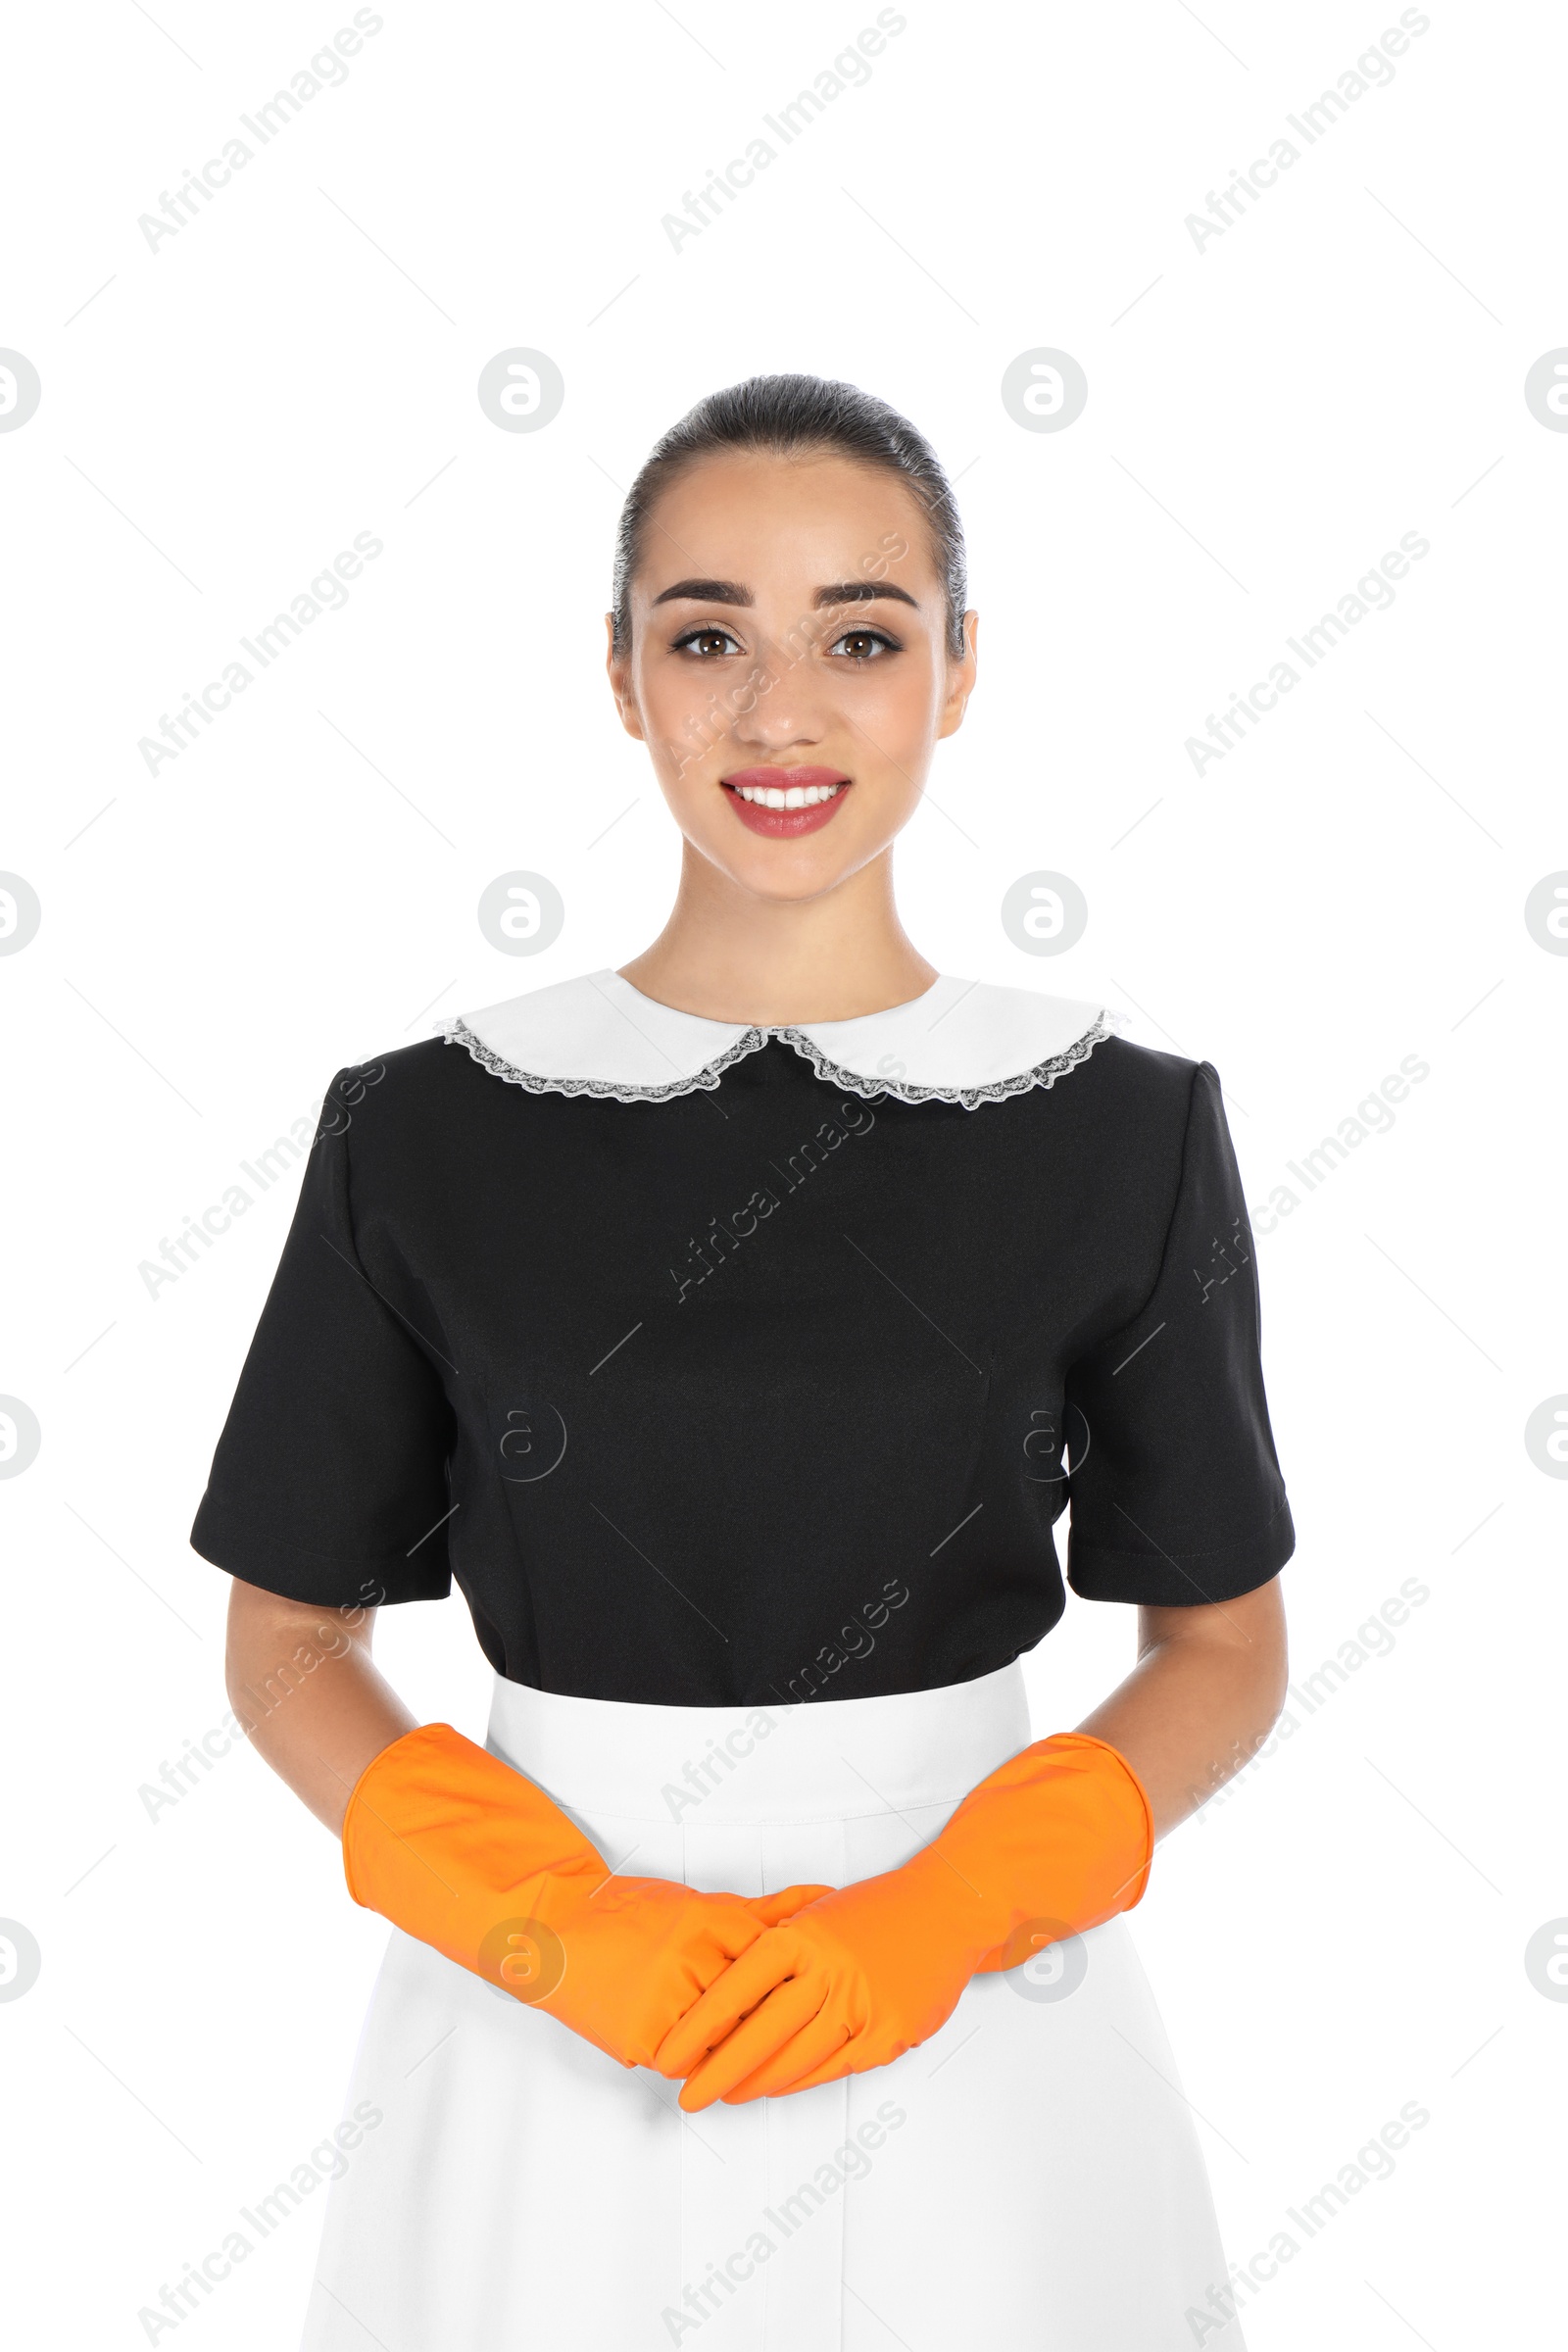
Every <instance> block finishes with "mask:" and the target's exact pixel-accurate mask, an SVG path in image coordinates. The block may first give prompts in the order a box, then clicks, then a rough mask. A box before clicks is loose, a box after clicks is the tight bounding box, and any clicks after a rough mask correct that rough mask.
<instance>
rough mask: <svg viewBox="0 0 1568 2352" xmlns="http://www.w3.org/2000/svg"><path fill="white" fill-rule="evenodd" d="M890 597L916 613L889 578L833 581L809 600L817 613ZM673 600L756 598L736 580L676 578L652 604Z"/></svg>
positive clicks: (743, 600) (910, 600) (731, 602)
mask: <svg viewBox="0 0 1568 2352" xmlns="http://www.w3.org/2000/svg"><path fill="white" fill-rule="evenodd" d="M884 597H886V598H891V599H892V600H893V601H894V602H896V603H898V604H901V605H912V606H913V607H914V610H915V611H916V612H917V613H918V611H919V610H920V607H919V601H918V599H917V598H915V597H912V596H911V595H910V594H909V592H908V590H907V588H896V587H895V586H894V585H893V582H892V581H891V580H836V581H835V582H834V583H833V585H832V586H831V587H828V588H818V590H817V591H816V594H815V595H814V596H813V597H812V599H811V602H812V604H813V605H814V606H815V608H816V610H817V611H818V612H819V613H820V612H821V611H823V610H824V609H825V608H826V607H828V606H831V605H868V604H871V603H874V602H876V601H877V600H879V599H881V598H884ZM677 601H684V602H686V603H689V604H698V605H751V604H755V603H756V601H757V600H756V598H755V597H754V596H753V594H752V592H751V590H750V589H749V588H747V587H745V586H743V585H742V583H741V582H740V581H739V580H677V581H676V582H675V584H674V586H673V587H672V588H663V589H661V591H660V593H659V595H658V596H656V597H655V599H654V603H655V604H656V605H668V604H673V603H675V602H677Z"/></svg>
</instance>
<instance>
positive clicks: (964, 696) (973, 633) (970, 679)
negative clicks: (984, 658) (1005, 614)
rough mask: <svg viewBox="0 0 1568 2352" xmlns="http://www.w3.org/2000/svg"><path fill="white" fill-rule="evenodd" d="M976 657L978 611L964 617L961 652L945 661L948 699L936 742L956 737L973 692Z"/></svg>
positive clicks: (977, 653) (978, 647)
mask: <svg viewBox="0 0 1568 2352" xmlns="http://www.w3.org/2000/svg"><path fill="white" fill-rule="evenodd" d="M979 656H980V615H979V613H965V614H964V616H963V652H962V654H961V655H959V656H958V657H957V658H956V659H954V658H953V657H952V656H950V657H949V661H948V691H947V699H946V700H945V702H944V703H943V706H942V716H941V718H940V719H939V720H938V722H937V739H938V741H939V742H940V741H941V739H942V737H943V736H944V735H956V733H957V731H958V729H959V728H960V727H961V726H962V724H963V713H964V710H965V708H966V706H967V704H968V701H969V697H970V695H971V694H972V693H973V692H974V682H975V676H976V670H977V664H978V662H979Z"/></svg>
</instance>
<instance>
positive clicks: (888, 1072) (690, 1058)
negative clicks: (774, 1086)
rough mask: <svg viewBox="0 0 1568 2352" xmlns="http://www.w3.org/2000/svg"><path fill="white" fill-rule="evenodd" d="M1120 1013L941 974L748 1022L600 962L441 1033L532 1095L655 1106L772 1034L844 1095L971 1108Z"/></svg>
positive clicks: (1042, 1068) (1068, 1063) (1094, 1039)
mask: <svg viewBox="0 0 1568 2352" xmlns="http://www.w3.org/2000/svg"><path fill="white" fill-rule="evenodd" d="M1116 1017H1117V1016H1116V1015H1115V1014H1113V1013H1110V1012H1107V1011H1106V1009H1105V1008H1104V1006H1103V1005H1093V1004H1087V1003H1080V1002H1078V1001H1076V1000H1074V999H1071V998H1066V997H1044V996H1038V995H1036V993H1035V992H1034V990H1033V989H1027V988H998V987H994V986H993V985H992V984H991V983H990V982H988V981H984V980H958V979H954V978H952V977H951V976H949V975H948V974H944V975H943V976H942V977H941V978H940V979H939V980H937V981H935V982H934V983H933V985H932V986H931V987H930V988H928V989H927V990H926V991H925V993H924V994H923V995H922V996H918V997H913V998H911V999H910V1000H909V1001H908V1002H907V1004H904V1005H891V1006H890V1007H889V1008H888V1009H887V1010H886V1011H884V1012H868V1013H862V1014H860V1015H859V1016H858V1018H857V1019H855V1020H849V1021H811V1022H809V1023H806V1024H805V1025H803V1026H799V1027H789V1028H777V1027H772V1028H756V1027H750V1028H749V1027H745V1026H743V1025H741V1024H739V1023H733V1022H729V1021H710V1020H706V1019H704V1018H703V1017H702V1016H701V1015H700V1014H698V1013H695V1012H679V1011H677V1010H676V1009H675V1007H674V1006H673V1005H662V1004H660V1003H659V1001H658V999H657V998H654V997H645V996H644V995H643V992H642V990H641V989H639V988H634V987H633V986H632V984H631V982H630V981H629V980H623V979H622V978H621V976H620V974H619V973H618V972H615V971H610V970H606V971H601V972H585V973H584V974H582V975H581V977H580V978H578V979H575V980H561V981H558V982H557V983H556V984H555V985H554V986H553V987H551V988H540V989H534V990H532V991H531V992H530V993H529V994H528V995H527V996H521V997H509V998H508V999H507V1000H506V1001H505V1003H503V1004H500V1005H486V1006H485V1007H484V1009H483V1010H482V1011H479V1012H470V1013H468V1014H466V1016H464V1017H462V1018H460V1019H457V1020H453V1021H449V1022H448V1023H447V1026H446V1028H445V1030H444V1032H443V1035H444V1036H445V1039H446V1042H447V1043H448V1045H453V1046H465V1047H466V1049H467V1051H468V1052H469V1053H470V1054H472V1055H473V1058H474V1060H475V1061H477V1062H481V1063H482V1064H483V1065H484V1067H485V1068H486V1069H487V1070H490V1071H492V1072H493V1073H494V1074H495V1076H496V1077H498V1078H504V1079H506V1080H507V1081H508V1082H509V1084H511V1085H513V1086H522V1087H526V1088H527V1090H528V1092H529V1093H530V1094H534V1095H596V1096H602V1097H608V1098H610V1099H611V1100H613V1101H614V1102H616V1103H664V1102H667V1101H669V1100H670V1098H671V1097H672V1096H675V1095H689V1094H693V1093H695V1092H696V1091H697V1090H698V1089H699V1088H709V1089H711V1088H713V1087H716V1086H717V1085H718V1083H719V1080H720V1079H721V1077H722V1076H723V1074H724V1072H725V1070H727V1069H728V1068H729V1067H730V1065H731V1063H732V1062H736V1061H739V1060H740V1059H741V1057H742V1056H743V1055H744V1054H755V1053H756V1052H757V1051H758V1049H759V1048H760V1047H761V1046H764V1045H766V1044H767V1043H768V1041H769V1039H772V1038H779V1039H781V1040H782V1041H783V1043H784V1044H785V1045H788V1046H792V1047H793V1048H794V1049H795V1051H796V1053H797V1054H802V1055H804V1056H805V1058H806V1059H807V1060H809V1062H811V1063H812V1064H813V1065H814V1067H815V1070H816V1073H817V1076H818V1077H819V1078H825V1079H827V1080H828V1081H829V1082H830V1083H831V1084H832V1085H834V1086H838V1087H842V1088H843V1089H845V1091H846V1092H847V1093H850V1094H855V1095H864V1096H868V1097H870V1096H876V1095H893V1096H895V1097H896V1098H897V1099H898V1100H899V1101H900V1102H901V1103H931V1102H936V1103H961V1104H962V1105H963V1107H964V1108H965V1109H966V1110H973V1109H975V1108H976V1107H977V1106H978V1105H979V1104H980V1103H998V1102H1001V1101H1002V1100H1003V1099H1004V1098H1005V1096H1008V1095H1020V1094H1025V1093H1027V1092H1028V1091H1029V1089H1030V1088H1032V1087H1036V1086H1047V1087H1049V1086H1054V1084H1055V1082H1056V1080H1057V1079H1058V1078H1061V1077H1064V1076H1065V1075H1066V1073H1067V1072H1068V1071H1069V1070H1072V1069H1076V1068H1077V1066H1078V1064H1079V1062H1081V1061H1087V1059H1088V1058H1089V1055H1090V1054H1092V1053H1093V1052H1094V1050H1095V1048H1096V1046H1097V1045H1099V1044H1100V1042H1101V1040H1102V1039H1103V1038H1105V1037H1108V1036H1109V1035H1110V1034H1111V1026H1112V1023H1113V1021H1114V1020H1115V1019H1116Z"/></svg>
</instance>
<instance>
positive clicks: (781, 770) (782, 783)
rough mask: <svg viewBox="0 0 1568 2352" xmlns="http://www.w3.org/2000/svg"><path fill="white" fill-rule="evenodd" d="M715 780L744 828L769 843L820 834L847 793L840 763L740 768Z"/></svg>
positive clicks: (846, 778)
mask: <svg viewBox="0 0 1568 2352" xmlns="http://www.w3.org/2000/svg"><path fill="white" fill-rule="evenodd" d="M720 782H721V784H722V786H723V790H724V793H725V796H726V798H727V799H728V801H729V805H730V807H731V808H732V809H734V811H735V813H736V815H737V816H738V817H739V818H740V820H741V822H742V824H743V825H745V826H746V828H747V830H748V831H749V832H752V833H761V834H765V835H769V836H770V837H771V838H772V839H773V840H775V841H779V840H783V841H795V840H798V839H799V838H800V836H801V835H802V834H803V833H817V832H820V830H821V828H822V827H823V826H824V825H825V824H828V823H829V822H830V821H831V820H832V818H833V816H834V815H835V813H836V812H837V810H838V809H839V808H840V807H841V805H842V804H843V802H844V801H845V800H846V799H847V798H848V797H849V791H850V779H849V777H848V776H847V775H846V774H845V773H844V770H843V769H842V768H841V767H740V768H737V769H736V770H735V771H734V773H733V774H732V775H728V776H724V777H722V778H721V779H720ZM791 803H793V806H791V805H790V804H791Z"/></svg>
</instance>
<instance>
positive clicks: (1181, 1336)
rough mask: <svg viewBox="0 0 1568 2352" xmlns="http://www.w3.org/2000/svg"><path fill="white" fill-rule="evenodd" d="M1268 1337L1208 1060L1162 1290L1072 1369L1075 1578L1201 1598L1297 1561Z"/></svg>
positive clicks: (1228, 1593)
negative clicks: (1267, 1378)
mask: <svg viewBox="0 0 1568 2352" xmlns="http://www.w3.org/2000/svg"><path fill="white" fill-rule="evenodd" d="M1259 1336H1260V1320H1259V1310H1258V1292H1257V1268H1256V1264H1255V1262H1254V1255H1253V1246H1252V1233H1251V1227H1250V1222H1249V1220H1248V1214H1247V1203H1246V1201H1245V1199H1244V1197H1243V1194H1242V1185H1241V1177H1240V1174H1239V1172H1238V1170H1237V1165H1236V1154H1235V1152H1234V1150H1233V1149H1232V1146H1231V1139H1230V1131H1229V1129H1228V1127H1227V1126H1226V1123H1225V1109H1224V1103H1223V1100H1222V1097H1221V1093H1220V1083H1219V1077H1218V1074H1217V1072H1216V1071H1215V1070H1214V1069H1213V1067H1212V1066H1211V1064H1209V1063H1208V1062H1201V1063H1200V1064H1199V1065H1198V1068H1197V1069H1196V1071H1195V1073H1194V1077H1193V1089H1192V1094H1191V1097H1190V1099H1189V1104H1188V1114H1187V1129H1186V1136H1185V1139H1184V1143H1183V1149H1182V1164H1181V1174H1180V1179H1179V1183H1178V1187H1177V1193H1176V1199H1175V1204H1174V1206H1173V1208H1172V1211H1171V1218H1170V1225H1169V1229H1168V1231H1167V1233H1166V1236H1165V1242H1164V1250H1163V1255H1162V1258H1161V1262H1160V1269H1159V1274H1158V1278H1157V1280H1156V1282H1155V1284H1154V1288H1153V1291H1152V1295H1151V1296H1150V1298H1149V1299H1148V1300H1147V1301H1146V1303H1145V1305H1144V1307H1143V1308H1142V1310H1141V1311H1140V1313H1139V1314H1138V1315H1137V1316H1136V1317H1135V1318H1134V1319H1133V1321H1132V1322H1130V1323H1128V1324H1126V1325H1125V1326H1124V1327H1123V1328H1122V1329H1121V1330H1120V1331H1117V1332H1116V1333H1114V1334H1113V1335H1112V1336H1111V1337H1110V1338H1109V1339H1107V1340H1105V1341H1103V1342H1102V1343H1101V1344H1099V1345H1098V1346H1097V1347H1095V1348H1094V1349H1093V1350H1092V1351H1091V1352H1090V1353H1088V1354H1087V1355H1085V1356H1084V1357H1083V1358H1082V1359H1081V1360H1080V1361H1079V1362H1078V1363H1077V1364H1075V1365H1074V1366H1073V1367H1072V1369H1071V1371H1070V1372H1069V1374H1068V1378H1067V1384H1066V1399H1067V1405H1068V1412H1067V1431H1068V1437H1069V1445H1070V1446H1071V1459H1072V1470H1071V1477H1070V1482H1069V1494H1070V1497H1071V1502H1072V1535H1071V1541H1070V1544H1069V1549H1068V1571H1067V1574H1068V1582H1069V1583H1070V1584H1071V1586H1072V1588H1073V1591H1074V1592H1075V1593H1082V1594H1084V1595H1085V1596H1086V1597H1087V1598H1089V1599H1094V1600H1124V1601H1137V1602H1140V1603H1143V1604H1145V1605H1146V1606H1150V1607H1158V1608H1182V1607H1197V1606H1199V1605H1201V1604H1202V1603H1203V1602H1210V1601H1220V1600H1233V1599H1235V1598H1236V1597H1237V1596H1238V1595H1239V1594H1241V1593H1250V1592H1252V1591H1253V1590H1254V1589H1255V1588H1256V1587H1257V1586H1259V1585H1264V1584H1267V1583H1268V1581H1269V1579H1270V1578H1271V1577H1273V1576H1276V1575H1277V1574H1278V1573H1279V1571H1280V1569H1281V1568H1283V1567H1284V1565H1285V1563H1286V1561H1287V1560H1288V1559H1289V1558H1290V1556H1291V1553H1292V1551H1293V1550H1294V1549H1295V1545H1296V1536H1295V1531H1294V1529H1293V1527H1292V1525H1291V1514H1290V1507H1289V1504H1288V1503H1287V1501H1286V1498H1285V1483H1284V1480H1283V1479H1282V1477H1281V1475H1280V1467H1279V1462H1278V1460H1277V1458H1276V1456H1275V1451H1274V1439H1273V1434H1272V1432H1271V1430H1270V1428H1269V1418H1268V1404H1267V1401H1266V1399H1265V1397H1264V1394H1263V1367H1262V1359H1261V1353H1260V1345H1259ZM1074 1433H1076V1434H1077V1436H1079V1437H1081V1438H1082V1439H1083V1445H1082V1446H1081V1447H1080V1446H1078V1445H1076V1444H1073V1443H1072V1440H1073V1436H1074Z"/></svg>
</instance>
